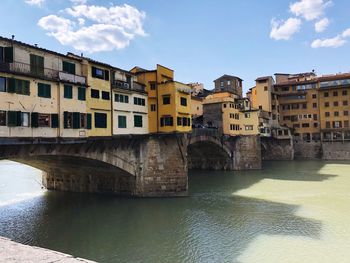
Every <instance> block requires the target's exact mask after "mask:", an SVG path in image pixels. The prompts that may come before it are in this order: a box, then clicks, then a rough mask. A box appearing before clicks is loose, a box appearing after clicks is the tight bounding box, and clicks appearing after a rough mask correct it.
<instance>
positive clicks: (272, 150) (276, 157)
mask: <svg viewBox="0 0 350 263" xmlns="http://www.w3.org/2000/svg"><path fill="white" fill-rule="evenodd" d="M261 157H262V159H263V160H264V161H284V160H293V159H294V147H293V141H292V140H290V139H275V138H261Z"/></svg>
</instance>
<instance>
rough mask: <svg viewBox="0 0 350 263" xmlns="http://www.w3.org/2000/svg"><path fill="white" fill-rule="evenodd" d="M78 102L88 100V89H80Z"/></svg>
mask: <svg viewBox="0 0 350 263" xmlns="http://www.w3.org/2000/svg"><path fill="white" fill-rule="evenodd" d="M78 100H86V88H85V87H78Z"/></svg>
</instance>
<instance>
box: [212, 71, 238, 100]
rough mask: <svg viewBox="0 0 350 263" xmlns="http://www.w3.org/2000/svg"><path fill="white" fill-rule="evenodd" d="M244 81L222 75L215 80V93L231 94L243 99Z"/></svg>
mask: <svg viewBox="0 0 350 263" xmlns="http://www.w3.org/2000/svg"><path fill="white" fill-rule="evenodd" d="M242 82H243V80H242V79H241V78H239V77H236V76H231V75H222V76H221V77H220V78H218V79H216V80H214V86H215V89H214V90H215V92H231V93H233V94H236V95H237V96H238V97H242Z"/></svg>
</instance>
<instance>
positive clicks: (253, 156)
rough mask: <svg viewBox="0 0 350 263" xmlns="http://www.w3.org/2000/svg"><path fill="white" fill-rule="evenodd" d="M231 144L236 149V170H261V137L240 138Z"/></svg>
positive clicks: (234, 164) (234, 166) (234, 156)
mask: <svg viewBox="0 0 350 263" xmlns="http://www.w3.org/2000/svg"><path fill="white" fill-rule="evenodd" d="M229 143H230V144H231V147H232V148H233V149H234V155H233V160H234V162H233V168H234V170H250V169H261V143H260V136H258V135H257V136H253V135H251V136H239V137H235V138H234V139H233V141H229Z"/></svg>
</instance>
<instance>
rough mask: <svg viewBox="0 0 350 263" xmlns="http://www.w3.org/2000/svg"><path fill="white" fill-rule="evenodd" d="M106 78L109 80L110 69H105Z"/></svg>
mask: <svg viewBox="0 0 350 263" xmlns="http://www.w3.org/2000/svg"><path fill="white" fill-rule="evenodd" d="M105 80H109V70H105Z"/></svg>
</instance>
